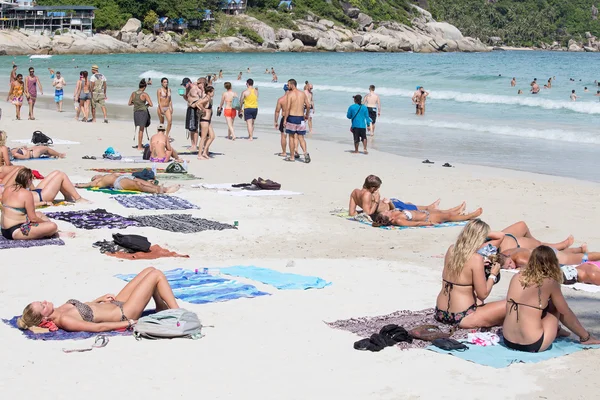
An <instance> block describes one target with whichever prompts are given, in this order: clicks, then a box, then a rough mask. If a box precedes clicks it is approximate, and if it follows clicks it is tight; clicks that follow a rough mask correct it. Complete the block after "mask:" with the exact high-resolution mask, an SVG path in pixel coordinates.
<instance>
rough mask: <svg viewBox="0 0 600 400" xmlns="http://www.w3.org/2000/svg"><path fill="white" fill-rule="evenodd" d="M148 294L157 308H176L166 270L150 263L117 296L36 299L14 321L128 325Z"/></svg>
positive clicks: (101, 328) (101, 327)
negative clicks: (86, 299)
mask: <svg viewBox="0 0 600 400" xmlns="http://www.w3.org/2000/svg"><path fill="white" fill-rule="evenodd" d="M151 298H154V303H155V304H156V311H162V310H166V309H170V308H179V305H178V304H177V301H176V300H175V296H173V291H172V290H171V286H169V282H168V281H167V278H166V277H165V274H163V273H162V271H159V270H157V269H154V268H153V267H149V268H146V269H145V270H143V271H142V272H140V273H139V274H138V275H137V276H136V277H135V278H133V280H132V281H131V282H129V283H128V284H127V285H126V286H125V287H124V288H123V290H121V291H120V292H119V294H118V295H116V296H115V295H112V294H106V295H104V296H102V297H99V298H97V299H96V300H94V301H90V302H87V303H82V302H80V301H79V300H73V299H72V300H69V301H67V302H66V304H63V305H62V306H59V307H56V308H54V304H52V303H51V302H49V301H35V302H33V303H31V304H29V305H28V306H27V307H25V309H24V310H23V315H22V316H21V317H20V318H19V319H18V320H17V324H18V326H19V328H21V329H29V328H33V327H40V326H41V327H45V328H50V330H51V331H52V330H56V328H60V329H64V330H65V331H69V332H107V331H113V330H117V329H125V328H127V329H130V328H131V327H132V326H133V324H135V321H136V320H137V319H138V318H139V317H140V316H141V315H142V312H143V311H144V308H146V305H148V303H149V302H150V299H151ZM54 327H56V328H54Z"/></svg>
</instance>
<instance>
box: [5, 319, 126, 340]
mask: <svg viewBox="0 0 600 400" xmlns="http://www.w3.org/2000/svg"><path fill="white" fill-rule="evenodd" d="M19 317H20V316H15V317H13V318H11V319H2V322H4V323H5V324H6V325H8V326H11V327H13V328H15V329H18V330H19V331H20V332H22V333H23V335H24V336H25V337H26V338H28V339H32V340H81V339H89V338H92V337H94V336H97V335H98V332H67V331H65V330H62V329H59V330H57V331H55V332H46V333H34V332H32V331H30V330H28V329H26V330H24V331H22V330H20V329H19V327H18V326H17V319H18V318H19ZM102 335H104V336H131V331H127V330H120V331H110V332H102Z"/></svg>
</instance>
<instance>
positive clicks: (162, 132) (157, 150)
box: [150, 124, 183, 163]
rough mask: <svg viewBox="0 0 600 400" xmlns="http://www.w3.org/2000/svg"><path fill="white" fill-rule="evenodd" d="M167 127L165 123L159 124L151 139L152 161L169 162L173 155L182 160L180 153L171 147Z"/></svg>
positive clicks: (176, 159)
mask: <svg viewBox="0 0 600 400" xmlns="http://www.w3.org/2000/svg"><path fill="white" fill-rule="evenodd" d="M166 133H167V128H166V126H165V125H164V124H160V125H158V128H157V132H156V134H155V135H154V136H152V138H151V139H150V161H152V162H157V163H167V162H170V161H171V157H172V158H173V159H174V160H175V161H177V162H182V161H183V160H181V159H180V158H179V155H178V154H177V152H176V151H175V149H173V148H172V147H171V143H170V141H169V137H168V136H167V134H166Z"/></svg>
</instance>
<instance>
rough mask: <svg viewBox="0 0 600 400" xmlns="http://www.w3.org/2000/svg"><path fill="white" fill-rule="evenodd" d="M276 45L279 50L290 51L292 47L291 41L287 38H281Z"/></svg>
mask: <svg viewBox="0 0 600 400" xmlns="http://www.w3.org/2000/svg"><path fill="white" fill-rule="evenodd" d="M300 43H302V42H300ZM277 47H278V48H279V51H290V50H291V48H292V41H291V40H290V39H289V38H283V39H282V40H281V41H280V42H279V43H277Z"/></svg>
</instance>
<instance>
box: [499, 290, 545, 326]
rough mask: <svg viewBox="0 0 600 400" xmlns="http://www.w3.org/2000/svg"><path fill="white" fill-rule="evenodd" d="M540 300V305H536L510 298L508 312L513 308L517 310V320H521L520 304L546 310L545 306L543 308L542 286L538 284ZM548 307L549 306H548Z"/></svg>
mask: <svg viewBox="0 0 600 400" xmlns="http://www.w3.org/2000/svg"><path fill="white" fill-rule="evenodd" d="M538 300H539V302H540V306H539V307H536V306H532V305H529V304H524V303H517V302H516V301H515V300H514V299H512V298H511V299H509V300H508V303H509V304H510V308H509V309H508V312H509V314H510V313H511V312H512V310H515V312H516V313H517V322H519V306H525V307H529V308H535V309H536V310H540V311H545V308H542V288H541V287H540V286H538ZM546 308H548V306H546Z"/></svg>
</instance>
